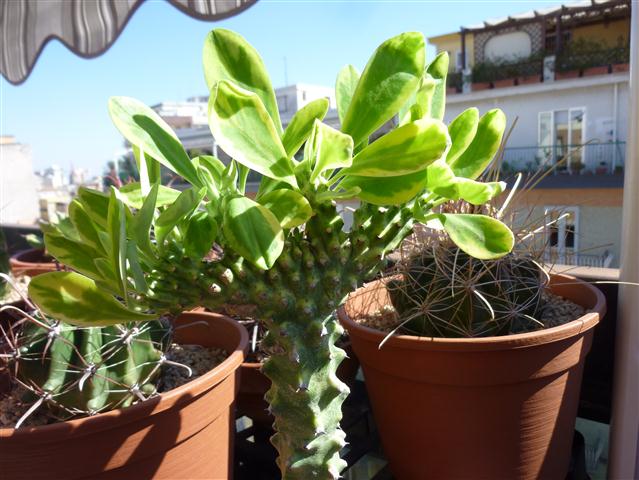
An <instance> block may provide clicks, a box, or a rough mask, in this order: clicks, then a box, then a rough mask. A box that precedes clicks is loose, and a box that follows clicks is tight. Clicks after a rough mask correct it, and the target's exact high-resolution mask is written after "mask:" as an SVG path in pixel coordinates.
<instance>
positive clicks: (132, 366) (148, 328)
mask: <svg viewBox="0 0 639 480" xmlns="http://www.w3.org/2000/svg"><path fill="white" fill-rule="evenodd" d="M23 319H24V322H22V324H21V325H20V327H21V328H16V329H15V330H16V331H15V332H14V333H15V334H13V335H7V339H9V341H8V342H7V343H8V345H6V346H5V348H4V349H3V350H4V354H5V355H4V357H5V359H8V361H7V362H6V367H7V368H9V369H11V370H12V371H13V374H14V375H15V378H16V379H17V380H18V381H19V382H20V383H21V385H22V386H23V387H24V388H25V390H26V396H27V397H31V400H33V401H34V407H37V406H40V405H41V404H42V403H45V404H46V406H47V407H48V408H49V409H50V410H51V411H52V413H54V414H56V415H57V416H58V417H60V418H69V417H72V416H75V415H94V414H96V413H100V412H103V411H106V410H112V409H114V408H119V407H127V406H129V405H131V403H133V402H134V401H140V400H145V399H146V398H148V397H150V396H151V395H153V394H154V393H155V392H156V390H157V379H158V376H159V374H160V368H161V366H162V364H163V363H164V361H166V358H165V356H164V352H165V350H166V348H167V347H168V345H169V344H170V342H169V334H170V330H169V329H168V328H167V327H166V326H165V325H164V324H163V323H162V322H160V321H152V322H146V323H143V324H128V325H125V324H121V325H114V326H108V327H78V326H75V325H71V324H68V323H63V322H58V321H55V320H52V319H50V318H48V317H43V316H41V315H40V314H38V313H34V316H31V315H28V314H26V313H25V314H24V315H23ZM7 347H9V348H7ZM26 400H29V398H27V399H26ZM32 411H33V409H31V410H30V411H29V412H28V414H30V413H31V412H32ZM28 414H27V415H24V416H23V418H22V419H21V421H19V422H18V423H17V425H16V428H18V427H20V424H21V423H22V421H24V420H26V419H27V418H28Z"/></svg>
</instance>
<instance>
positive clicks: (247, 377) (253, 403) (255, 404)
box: [237, 343, 359, 427]
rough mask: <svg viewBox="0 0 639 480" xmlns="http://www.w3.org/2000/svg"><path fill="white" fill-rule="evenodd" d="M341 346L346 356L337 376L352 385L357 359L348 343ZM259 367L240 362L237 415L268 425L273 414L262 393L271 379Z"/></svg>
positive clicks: (357, 368)
mask: <svg viewBox="0 0 639 480" xmlns="http://www.w3.org/2000/svg"><path fill="white" fill-rule="evenodd" d="M342 348H343V349H344V351H345V352H346V354H347V355H348V357H347V358H345V359H344V360H343V361H342V363H340V365H339V367H337V377H338V378H339V379H340V380H341V381H342V382H344V383H345V384H347V385H348V386H349V387H352V386H353V382H354V381H355V377H356V375H357V371H358V370H359V360H358V359H357V357H356V356H355V353H354V352H353V349H352V348H351V345H350V343H349V344H347V345H342ZM261 368H262V363H260V362H255V363H250V362H245V363H243V364H242V367H241V370H242V381H241V384H240V393H239V394H238V396H237V416H238V417H241V416H244V415H246V416H247V417H249V418H250V419H251V420H253V422H254V423H256V424H259V425H261V426H262V427H270V426H271V425H272V424H273V416H272V415H271V414H270V413H268V410H267V409H268V402H267V401H266V400H264V395H266V392H267V391H268V389H269V388H271V380H270V379H269V378H268V377H267V376H266V375H264V374H263V373H262V370H261Z"/></svg>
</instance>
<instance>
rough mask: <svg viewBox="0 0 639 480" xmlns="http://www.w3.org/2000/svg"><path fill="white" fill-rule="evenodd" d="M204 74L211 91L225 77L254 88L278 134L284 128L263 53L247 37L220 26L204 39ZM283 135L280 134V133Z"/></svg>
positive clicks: (240, 84)
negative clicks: (263, 59) (262, 56)
mask: <svg viewBox="0 0 639 480" xmlns="http://www.w3.org/2000/svg"><path fill="white" fill-rule="evenodd" d="M202 57H203V63H204V77H205V78H206V84H207V85H208V87H209V91H211V90H212V89H213V88H214V87H215V85H217V84H218V83H219V82H220V81H222V80H230V81H232V82H233V83H235V84H236V85H239V86H240V87H242V88H244V89H246V90H249V91H251V92H254V93H256V94H257V96H258V97H260V100H262V103H263V104H264V106H265V108H266V111H267V112H268V114H269V116H270V117H271V119H272V121H273V123H274V126H275V128H276V129H277V132H278V134H279V133H281V131H282V123H281V121H280V113H279V109H278V108H277V99H276V98H275V92H274V91H273V86H272V85H271V79H270V78H269V76H268V72H267V71H266V67H265V66H264V62H263V61H262V58H261V57H260V54H259V53H258V52H257V50H255V49H254V48H253V47H252V46H251V44H249V43H248V42H247V41H246V40H245V39H244V37H242V36H241V35H239V34H237V33H235V32H232V31H230V30H225V29H223V28H216V29H215V30H213V31H212V32H211V33H209V34H208V36H207V37H206V40H205V41H204V52H203V55H202ZM278 136H279V135H278Z"/></svg>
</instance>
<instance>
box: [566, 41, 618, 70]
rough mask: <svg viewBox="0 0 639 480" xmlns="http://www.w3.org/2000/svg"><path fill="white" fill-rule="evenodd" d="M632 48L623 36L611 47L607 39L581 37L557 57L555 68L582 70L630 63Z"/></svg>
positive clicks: (570, 43)
mask: <svg viewBox="0 0 639 480" xmlns="http://www.w3.org/2000/svg"><path fill="white" fill-rule="evenodd" d="M629 59H630V49H629V48H628V44H627V42H626V41H625V39H624V38H623V37H619V38H618V39H617V44H616V45H615V46H614V47H611V46H610V45H609V44H608V43H607V42H606V41H602V40H593V39H585V38H579V39H577V40H574V41H571V42H569V43H568V44H567V45H566V48H565V49H564V50H563V51H562V53H561V54H560V55H559V56H558V57H557V61H556V64H555V69H556V71H558V72H568V71H574V70H577V71H580V72H583V70H585V69H587V68H592V67H602V66H608V65H619V64H624V63H628V62H629Z"/></svg>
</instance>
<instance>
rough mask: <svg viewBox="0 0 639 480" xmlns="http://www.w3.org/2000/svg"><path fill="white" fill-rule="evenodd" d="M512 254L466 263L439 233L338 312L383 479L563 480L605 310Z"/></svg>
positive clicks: (529, 259) (596, 294)
mask: <svg viewBox="0 0 639 480" xmlns="http://www.w3.org/2000/svg"><path fill="white" fill-rule="evenodd" d="M452 208H453V210H457V209H459V208H462V209H463V210H467V209H468V208H469V206H468V205H463V204H458V205H456V206H453V207H452ZM470 208H471V211H472V210H474V209H475V207H470ZM485 208H486V207H484V209H485ZM488 212H490V214H492V215H494V216H496V217H499V216H500V215H501V214H502V213H503V210H497V209H496V208H491V209H488ZM431 218H433V217H432V216H431ZM524 233H525V232H522V235H521V236H520V238H522V239H523V238H525V235H524ZM529 236H530V235H529ZM522 247H523V240H520V243H519V245H518V250H516V251H515V252H514V253H512V254H509V255H508V256H505V257H503V258H500V259H496V260H490V259H489V260H477V259H475V258H473V257H471V256H469V255H468V254H467V253H465V252H463V251H461V250H460V249H459V248H458V247H457V246H455V245H454V244H453V243H452V242H450V239H449V238H447V236H446V235H445V234H443V233H442V232H441V231H440V232H439V233H436V234H434V235H429V236H426V237H425V240H423V241H421V242H418V243H417V246H416V248H415V249H414V250H412V252H411V253H409V254H408V255H406V257H405V258H404V260H403V261H401V262H399V264H398V268H397V269H396V270H395V271H394V272H392V273H391V274H389V275H388V276H386V277H384V278H383V279H381V280H378V281H376V282H372V283H371V284H368V285H367V286H365V287H363V288H362V289H360V290H358V291H356V292H354V293H353V294H351V296H350V297H349V300H348V301H347V302H346V305H345V307H344V308H343V309H342V310H340V319H341V321H342V324H343V325H344V326H345V327H346V329H347V330H348V332H349V337H350V339H351V342H352V344H353V349H354V350H355V353H356V354H357V356H358V358H359V359H360V363H361V365H362V369H363V372H364V377H365V381H366V386H367V389H368V392H369V396H370V398H371V403H372V407H373V413H374V416H375V419H376V423H377V426H378V428H379V431H380V436H381V439H382V445H383V448H384V452H385V454H386V456H387V458H388V459H389V463H390V467H391V470H392V471H393V473H394V474H395V476H396V477H397V478H402V479H420V478H431V477H432V478H470V477H473V478H518V479H530V480H532V479H538V478H557V479H559V478H565V477H566V474H567V472H568V467H569V462H570V452H571V446H572V438H573V432H574V426H575V417H576V413H577V405H578V399H579V391H580V384H581V377H582V373H583V366H584V360H585V357H586V355H587V353H588V351H589V350H590V346H591V344H592V338H593V327H594V326H595V325H596V324H597V323H598V321H599V319H600V318H601V317H602V316H603V314H604V312H605V299H604V297H603V295H602V294H601V292H600V291H599V290H597V289H596V288H594V287H592V286H590V285H588V284H586V283H585V282H583V281H580V280H577V279H575V278H572V277H569V276H565V275H553V276H552V277H549V276H548V274H547V273H546V271H545V270H544V269H543V268H542V267H541V265H540V263H539V261H538V260H537V259H536V257H535V256H532V255H531V254H530V253H527V252H526V251H525V250H524V249H523V248H522ZM554 295H559V296H561V297H565V298H567V299H569V300H571V301H572V302H574V303H575V304H577V305H578V306H575V305H574V304H570V303H568V302H565V301H563V300H561V299H559V298H557V297H554ZM581 308H583V310H581ZM584 310H585V313H584ZM566 311H569V312H570V314H568V315H565V314H564V312H566ZM401 399H406V401H402V400H401ZM453 446H454V447H453Z"/></svg>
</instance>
